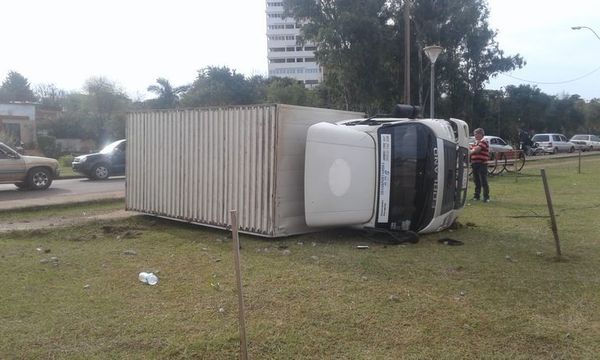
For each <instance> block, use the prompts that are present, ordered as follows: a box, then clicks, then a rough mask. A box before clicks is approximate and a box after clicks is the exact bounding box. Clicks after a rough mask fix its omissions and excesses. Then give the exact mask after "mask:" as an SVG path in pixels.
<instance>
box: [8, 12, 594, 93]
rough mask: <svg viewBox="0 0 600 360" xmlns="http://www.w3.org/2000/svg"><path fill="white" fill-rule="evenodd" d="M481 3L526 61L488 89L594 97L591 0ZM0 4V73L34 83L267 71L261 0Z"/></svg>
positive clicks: (68, 86)
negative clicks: (524, 88)
mask: <svg viewBox="0 0 600 360" xmlns="http://www.w3.org/2000/svg"><path fill="white" fill-rule="evenodd" d="M488 3H489V9H490V17H489V22H490V25H491V27H492V28H494V29H497V31H498V35H497V40H498V42H499V44H500V48H501V49H502V50H503V51H504V52H505V54H507V55H513V54H517V53H518V54H520V55H521V56H523V57H524V58H525V60H526V62H527V65H526V66H525V67H524V68H523V69H520V70H516V71H513V72H511V73H509V74H507V75H505V74H501V75H498V76H497V77H496V78H495V79H492V81H491V82H490V83H489V84H488V88H490V89H499V88H501V87H505V86H507V85H510V84H512V85H519V84H530V85H536V86H538V87H539V88H540V89H541V90H542V91H544V92H546V93H548V94H550V95H564V94H579V95H581V97H582V98H584V99H586V100H590V99H592V98H600V86H598V85H597V84H600V39H598V38H596V36H595V35H594V34H593V33H592V32H591V31H589V30H586V29H582V30H578V31H574V30H571V27H572V26H577V25H582V26H589V27H591V28H593V29H594V30H596V33H598V34H599V35H600V1H598V0H570V1H568V2H565V1H561V2H559V1H558V0H488ZM1 9H2V13H3V14H10V16H3V19H2V21H0V34H2V36H1V37H0V44H2V46H1V49H2V50H0V81H1V80H3V79H4V78H5V77H6V75H7V73H8V72H9V71H17V72H19V73H20V74H21V75H23V76H25V77H26V78H27V79H28V80H29V82H30V83H31V85H32V86H33V87H35V86H36V85H38V84H54V85H56V86H57V87H58V88H60V89H64V90H67V91H79V90H81V88H82V87H83V85H84V83H85V81H86V80H87V79H89V78H90V77H95V76H103V77H105V78H107V79H109V80H111V81H114V82H115V83H117V84H118V85H119V86H120V87H121V88H122V89H123V90H124V91H126V93H127V94H128V95H129V96H130V97H132V98H133V99H134V100H141V99H146V98H150V97H152V95H151V94H148V93H147V91H146V89H147V87H148V86H149V85H152V84H154V83H155V81H156V79H157V78H158V77H164V78H166V79H168V80H169V81H170V83H171V84H172V85H173V86H179V85H184V84H188V83H191V82H192V81H193V80H194V79H195V78H196V76H197V71H198V70H200V69H201V68H203V67H206V66H228V67H230V68H232V69H235V70H236V71H237V72H238V73H242V74H244V75H247V76H252V75H263V76H266V75H267V59H266V57H267V49H266V47H267V45H266V34H265V33H266V25H265V0H169V1H164V0H85V1H78V0H53V1H47V0H19V1H2V6H1ZM594 70H596V71H595V72H593V71H594ZM584 75H587V76H584ZM509 76H511V77H509ZM582 76H583V77H582ZM580 77H582V78H580ZM516 78H519V79H522V80H518V79H516ZM577 78H580V79H579V80H576V81H572V80H574V79H577ZM553 83H560V84H553Z"/></svg>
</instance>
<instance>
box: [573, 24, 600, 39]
mask: <svg viewBox="0 0 600 360" xmlns="http://www.w3.org/2000/svg"><path fill="white" fill-rule="evenodd" d="M571 29H572V30H581V29H588V30H589V31H591V32H593V33H594V35H596V37H597V38H598V40H600V36H598V34H596V32H595V31H594V29H592V28H591V27H588V26H572V27H571Z"/></svg>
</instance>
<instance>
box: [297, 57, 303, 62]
mask: <svg viewBox="0 0 600 360" xmlns="http://www.w3.org/2000/svg"><path fill="white" fill-rule="evenodd" d="M296 62H304V59H303V58H297V59H296Z"/></svg>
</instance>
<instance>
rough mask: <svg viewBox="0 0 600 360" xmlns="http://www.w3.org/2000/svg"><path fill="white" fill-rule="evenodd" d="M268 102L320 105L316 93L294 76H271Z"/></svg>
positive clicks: (268, 87)
mask: <svg viewBox="0 0 600 360" xmlns="http://www.w3.org/2000/svg"><path fill="white" fill-rule="evenodd" d="M268 83H269V85H268V86H267V99H266V100H267V102H270V103H281V104H290V105H302V106H318V104H317V99H316V96H315V95H316V93H315V91H314V90H309V89H307V88H306V87H305V86H304V85H303V84H302V83H299V82H298V80H296V79H292V78H279V77H274V78H270V79H269V81H268Z"/></svg>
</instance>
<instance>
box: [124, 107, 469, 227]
mask: <svg viewBox="0 0 600 360" xmlns="http://www.w3.org/2000/svg"><path fill="white" fill-rule="evenodd" d="M468 133H469V131H468V127H467V125H466V124H465V123H464V122H463V121H461V120H457V119H450V120H440V119H418V120H416V119H410V118H396V117H385V118H369V119H366V118H365V116H364V114H361V113H355V112H347V111H338V110H329V109H320V108H310V107H301V106H291V105H282V104H267V105H250V106H232V107H209V108H199V109H184V110H162V111H139V112H132V113H130V114H129V116H128V120H127V141H128V152H127V170H126V179H127V180H126V208H127V210H132V211H139V212H143V213H147V214H153V215H157V216H161V217H166V218H171V219H177V220H181V221H185V222H190V223H195V224H201V225H206V226H212V227H217V228H227V227H228V226H229V224H230V219H229V211H230V210H234V209H235V210H237V211H238V222H239V226H240V231H241V232H245V233H250V234H255V235H259V236H266V237H282V236H289V235H294V234H301V233H307V232H311V231H316V230H318V229H320V228H324V227H331V226H356V227H361V228H372V229H383V230H386V231H394V230H398V231H414V232H421V233H424V232H432V231H439V230H442V229H444V228H446V227H448V226H449V225H451V224H452V222H454V220H455V219H456V218H457V216H458V214H459V212H460V210H461V209H462V207H463V206H464V203H465V198H466V186H467V172H468V168H467V167H468V156H467V154H468Z"/></svg>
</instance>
